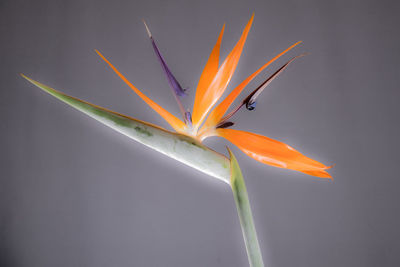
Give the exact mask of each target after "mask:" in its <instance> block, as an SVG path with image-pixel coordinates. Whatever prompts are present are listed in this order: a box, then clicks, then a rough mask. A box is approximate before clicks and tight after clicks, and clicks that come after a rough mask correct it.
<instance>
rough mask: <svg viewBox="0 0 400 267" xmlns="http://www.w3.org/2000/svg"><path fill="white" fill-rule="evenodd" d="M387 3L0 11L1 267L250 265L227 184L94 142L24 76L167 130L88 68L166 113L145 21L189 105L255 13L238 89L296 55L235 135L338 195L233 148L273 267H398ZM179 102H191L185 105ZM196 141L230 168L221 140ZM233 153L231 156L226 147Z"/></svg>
mask: <svg viewBox="0 0 400 267" xmlns="http://www.w3.org/2000/svg"><path fill="white" fill-rule="evenodd" d="M399 7H400V6H399V4H398V1H365V0H364V1H320V0H314V1H311V0H307V1H287V0H284V1H283V0H279V1H228V0H226V1H209V0H207V1H71V0H70V1H54V0H51V1H21V0H12V1H11V0H10V1H7V0H1V1H0V38H1V43H0V58H1V72H0V88H1V90H0V94H1V98H0V111H1V112H0V114H1V115H0V116H1V123H0V125H1V149H2V153H1V161H0V162H1V163H0V164H1V180H0V266H5V267H8V266H246V265H247V257H246V254H245V249H244V243H243V240H242V236H241V232H240V225H239V221H238V218H237V214H236V210H235V206H234V202H233V198H232V195H231V192H230V189H229V187H227V186H226V185H225V184H223V183H221V182H219V181H217V180H214V179H212V178H209V177H207V176H205V175H203V174H202V173H199V172H197V171H194V170H192V169H190V168H189V167H186V166H184V165H182V164H180V163H178V162H175V161H173V160H171V159H169V158H167V157H165V156H162V155H160V154H158V153H157V152H154V151H151V150H149V149H147V148H145V147H143V146H142V145H140V144H138V143H135V142H133V141H131V140H130V139H127V138H126V137H124V136H122V135H120V134H118V133H116V132H114V131H112V130H111V129H109V128H107V127H104V126H103V125H101V124H99V123H98V122H96V121H93V120H92V119H90V118H88V117H87V116H85V115H83V114H81V113H79V112H77V111H75V110H73V109H72V108H70V107H68V106H66V105H65V104H62V103H60V102H59V101H57V100H56V99H54V98H52V97H50V96H49V95H47V94H45V93H43V92H42V91H40V90H39V89H37V88H35V87H33V86H32V85H30V84H29V83H27V82H26V81H25V80H23V79H22V78H21V77H19V76H18V73H19V72H23V73H25V74H26V75H28V76H30V77H32V78H34V79H36V80H39V81H41V82H43V83H46V84H48V85H50V86H53V87H55V88H57V89H59V90H62V91H64V92H66V93H68V94H70V95H73V96H76V97H79V98H81V99H84V100H87V101H89V102H92V103H96V104H98V105H101V106H105V107H108V108H110V109H113V110H116V111H118V112H121V113H125V114H128V115H131V116H133V117H135V118H138V119H142V120H145V121H149V122H152V123H156V124H160V125H162V126H164V127H168V126H167V125H166V123H165V122H164V121H163V120H162V119H161V118H160V117H159V116H158V115H157V114H155V113H154V112H153V111H152V110H151V109H150V108H149V107H147V106H146V105H145V104H144V103H143V102H142V100H140V99H139V98H138V97H137V96H136V95H135V94H133V93H132V92H131V91H130V89H129V88H128V87H127V86H125V85H124V84H123V82H122V81H121V80H119V79H118V78H117V77H116V75H114V74H113V73H112V72H111V71H110V69H108V68H107V67H106V65H105V64H104V63H103V62H102V61H101V60H100V59H99V57H98V56H97V55H96V54H95V53H94V49H95V48H97V49H99V50H100V51H102V52H103V53H104V54H105V55H106V56H107V57H108V58H109V59H110V60H111V61H112V62H113V63H114V64H115V65H117V66H118V67H119V68H120V70H121V71H122V72H123V73H125V74H126V76H127V77H128V78H129V79H130V80H131V81H132V82H133V83H134V84H135V85H136V86H137V87H138V88H140V89H141V90H143V91H144V92H145V93H146V94H148V95H149V96H151V97H152V98H153V99H154V100H156V101H157V102H159V103H160V104H162V105H163V106H165V107H167V108H168V109H169V110H171V112H174V113H175V114H177V111H178V110H177V108H176V106H175V104H174V100H173V98H172V96H171V95H170V91H169V88H168V84H167V82H166V79H165V77H164V76H163V73H162V70H161V68H160V66H159V65H158V62H157V59H156V58H155V56H154V54H153V51H152V48H151V45H150V43H149V41H148V39H147V36H146V32H145V29H144V27H143V25H142V22H141V19H142V18H145V19H146V20H147V22H148V24H149V26H150V28H151V30H152V32H153V34H154V36H155V38H156V39H157V41H158V44H159V46H160V48H161V50H162V52H163V53H164V55H165V57H166V59H167V62H168V63H169V65H170V67H171V69H172V70H173V72H174V73H175V75H176V77H177V78H178V79H179V80H180V81H181V83H182V85H184V86H187V87H190V90H191V92H192V96H193V95H194V89H195V87H196V85H197V81H198V79H199V76H200V73H201V70H202V68H203V66H204V64H205V62H206V60H207V58H208V54H209V52H210V51H211V48H212V46H213V45H214V43H215V41H216V39H217V36H218V33H219V30H220V28H221V26H222V24H223V23H224V22H226V23H227V28H226V32H225V36H224V40H223V50H222V57H225V56H226V55H227V53H228V51H229V50H230V49H231V48H232V46H233V45H234V43H235V42H236V40H237V39H238V38H239V35H240V33H241V31H242V29H243V27H244V25H245V23H246V22H247V20H248V19H249V18H250V16H251V13H252V12H253V11H255V21H254V24H253V28H252V29H251V31H250V34H249V37H248V40H247V43H246V46H245V49H244V52H243V56H242V58H241V61H240V63H239V67H238V70H237V72H236V73H235V76H234V78H233V80H232V83H231V86H230V87H229V88H228V89H232V88H233V86H234V85H236V84H238V83H239V82H240V81H242V80H243V79H244V78H245V77H247V75H249V74H250V73H252V72H253V71H255V70H256V69H257V68H258V67H259V66H261V65H262V64H263V63H264V62H265V61H266V60H268V59H269V58H271V57H272V56H274V55H275V54H276V53H278V52H279V51H281V50H282V49H284V48H286V47H288V46H289V45H290V44H292V43H294V42H295V41H298V40H303V41H304V43H303V44H302V45H301V46H299V47H297V48H296V49H295V50H294V51H292V52H291V53H290V54H289V55H287V56H285V57H284V58H283V59H281V60H280V61H279V62H277V63H276V64H274V65H273V66H272V67H271V68H270V69H268V70H267V71H266V72H263V74H262V75H261V76H260V77H258V78H257V79H256V80H255V81H254V82H253V83H252V84H251V85H250V86H249V87H248V88H247V89H246V91H247V92H248V91H250V90H252V89H253V88H254V87H255V86H257V85H258V83H260V82H261V81H262V79H265V77H266V76H267V75H268V74H269V73H272V72H273V71H274V70H275V69H276V68H278V67H279V66H280V64H283V63H284V62H285V60H287V59H288V58H289V57H290V56H293V55H297V54H299V53H302V52H310V53H311V55H310V56H307V57H305V58H302V59H300V60H298V61H297V62H295V63H294V64H293V65H291V66H290V67H289V69H288V70H287V71H286V72H285V73H284V74H283V75H282V76H281V77H279V78H278V79H277V80H276V81H274V82H273V84H272V85H271V87H270V88H269V89H268V90H267V91H266V92H265V93H264V94H263V96H262V98H261V99H260V101H259V105H258V108H257V110H256V111H254V112H252V113H251V112H241V113H240V114H238V116H237V117H236V119H235V122H236V123H237V125H236V126H235V128H236V129H243V130H249V131H253V132H256V133H260V134H264V135H267V136H269V137H272V138H276V139H279V140H281V141H284V142H286V143H288V144H290V145H292V146H294V147H295V148H297V149H299V150H300V151H301V152H303V153H305V154H306V155H309V156H311V157H313V158H316V159H318V160H320V161H322V162H324V163H326V164H333V163H336V166H335V167H334V168H333V169H332V171H331V173H332V175H333V176H334V178H335V180H334V182H330V181H328V180H324V179H315V178H313V177H311V176H306V175H303V174H301V173H297V172H294V171H289V170H283V169H278V168H274V167H270V166H266V165H263V164H261V163H258V162H256V161H254V160H252V159H250V158H248V157H247V156H245V155H244V154H243V153H241V152H240V151H239V150H238V149H237V148H233V149H234V152H235V154H236V155H237V157H238V160H239V162H240V164H241V167H242V170H243V172H244V175H245V178H246V182H247V186H248V191H249V194H250V201H251V203H252V206H253V212H254V217H255V224H256V227H257V230H258V234H259V239H260V244H261V248H262V251H263V256H264V259H265V262H266V263H267V264H269V265H270V266H307V267H311V266H325V267H328V266H399V265H400V253H399V249H400V245H399V239H400V234H399V233H400V231H399V225H400V216H399V207H398V205H399V193H398V192H399V185H400V182H399V174H398V169H397V165H398V160H399V152H398V151H399V141H398V137H399V134H400V132H399V129H400V128H399V126H398V123H399V119H398V115H399V107H398V100H399V96H400V91H399V86H398V84H399V79H400V78H399V77H400V75H399V67H398V66H399V62H400V58H399V55H400V53H399V51H398V48H399V34H398V26H399V23H400V21H399V18H398V11H399ZM192 96H191V97H189V99H188V103H190V102H191V101H192V99H193V97H192ZM206 144H208V145H210V146H211V147H213V148H215V149H217V150H219V151H221V152H224V153H225V148H224V146H225V145H228V142H225V141H224V140H222V139H221V138H214V139H210V140H207V141H206ZM230 147H233V146H231V145H230Z"/></svg>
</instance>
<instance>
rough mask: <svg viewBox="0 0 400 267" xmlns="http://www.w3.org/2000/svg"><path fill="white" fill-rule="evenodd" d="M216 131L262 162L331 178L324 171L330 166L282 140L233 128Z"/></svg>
mask: <svg viewBox="0 0 400 267" xmlns="http://www.w3.org/2000/svg"><path fill="white" fill-rule="evenodd" d="M216 132H217V134H218V135H219V136H221V137H224V138H226V139H228V140H229V141H230V142H232V143H233V144H234V145H236V146H237V147H239V148H240V150H242V151H243V152H244V153H245V154H246V155H248V156H250V157H252V158H253V159H255V160H258V161H260V162H262V163H265V164H268V165H272V166H275V167H280V168H286V169H291V170H296V171H300V172H303V173H306V174H309V175H312V176H317V177H321V178H331V175H330V174H329V173H327V172H326V171H325V170H326V169H328V168H330V167H328V166H325V165H324V164H322V163H320V162H318V161H315V160H313V159H310V158H308V157H306V156H304V155H303V154H301V153H300V152H298V151H296V150H295V149H294V148H292V147H290V146H288V145H286V144H284V143H282V142H279V141H277V140H274V139H271V138H268V137H265V136H262V135H258V134H254V133H249V132H244V131H239V130H233V129H222V128H218V129H216Z"/></svg>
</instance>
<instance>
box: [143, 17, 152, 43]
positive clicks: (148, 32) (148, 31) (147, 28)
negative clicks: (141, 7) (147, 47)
mask: <svg viewBox="0 0 400 267" xmlns="http://www.w3.org/2000/svg"><path fill="white" fill-rule="evenodd" d="M142 21H143V23H144V26H145V27H146V31H147V34H148V35H149V38H151V37H152V35H151V32H150V29H149V27H148V26H147V24H146V21H145V20H144V19H142Z"/></svg>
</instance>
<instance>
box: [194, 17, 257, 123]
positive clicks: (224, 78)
mask: <svg viewBox="0 0 400 267" xmlns="http://www.w3.org/2000/svg"><path fill="white" fill-rule="evenodd" d="M253 18H254V14H253V15H252V16H251V19H250V20H249V22H248V23H247V25H246V28H245V29H244V31H243V33H242V36H241V37H240V39H239V41H238V42H237V44H236V45H235V47H234V48H233V49H232V51H231V53H230V54H229V55H228V56H227V57H226V59H225V61H224V62H223V63H222V65H221V67H220V68H219V70H218V72H217V73H216V75H215V77H214V78H213V80H212V82H211V83H210V85H209V86H208V87H204V88H199V89H200V91H199V93H196V98H195V101H194V106H193V117H192V119H193V124H194V125H196V126H197V127H198V126H199V125H200V124H201V123H202V121H203V120H204V118H205V117H206V115H207V113H208V112H209V111H210V109H211V108H212V107H213V106H214V105H215V103H216V102H217V101H218V100H219V98H220V97H221V96H222V94H223V93H224V91H225V89H226V87H227V86H228V83H229V82H230V80H231V78H232V75H233V73H234V72H235V69H236V66H237V63H238V62H239V58H240V55H241V53H242V50H243V46H244V43H245V42H246V38H247V34H248V33H249V30H250V27H251V23H252V22H253Z"/></svg>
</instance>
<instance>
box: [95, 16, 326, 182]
mask: <svg viewBox="0 0 400 267" xmlns="http://www.w3.org/2000/svg"><path fill="white" fill-rule="evenodd" d="M253 18H254V15H253V16H252V17H251V19H250V20H249V22H248V23H247V25H246V27H245V28H244V30H243V33H242V35H241V37H240V39H239V40H238V42H237V43H236V45H235V46H234V48H233V49H232V50H231V52H230V53H229V54H228V56H227V57H226V58H225V60H224V61H223V62H222V64H221V65H219V54H220V47H221V41H222V36H223V33H224V29H225V25H224V26H223V27H222V30H221V32H220V34H219V37H218V39H217V42H216V44H215V46H214V48H213V49H212V51H211V54H210V56H209V58H208V61H207V63H206V65H205V67H204V69H203V72H202V74H201V76H200V79H199V82H198V85H197V89H196V95H195V100H194V105H193V108H192V110H191V111H190V110H189V109H186V108H185V107H184V105H183V104H182V101H181V98H182V97H184V96H185V94H186V92H185V90H184V89H183V88H182V87H181V85H180V84H179V82H178V81H177V79H176V78H175V76H174V75H173V74H172V72H171V70H170V69H169V67H168V66H167V64H166V60H165V59H164V57H163V56H162V55H161V52H160V50H159V48H158V47H157V45H156V42H155V40H154V38H153V35H152V34H151V32H150V30H149V28H148V26H147V25H146V23H145V27H146V30H147V33H148V36H149V38H150V41H151V44H152V46H153V48H154V51H155V53H156V56H157V58H158V59H159V61H160V63H161V66H162V68H163V70H164V73H165V74H166V77H167V80H168V83H169V85H170V87H171V89H172V92H173V95H174V97H175V99H176V101H177V104H178V106H179V109H180V112H181V119H179V118H177V117H176V116H174V115H173V114H171V113H170V112H169V111H167V110H166V109H164V108H163V107H161V106H160V105H159V104H157V103H156V102H154V101H153V100H151V99H150V98H149V97H147V96H146V95H145V94H143V93H142V92H141V91H140V90H139V89H137V88H136V87H135V86H134V85H133V84H132V83H131V82H130V81H129V80H128V79H127V78H125V76H124V75H123V74H122V73H121V72H120V71H119V70H118V69H117V68H116V67H115V66H114V65H113V64H111V62H110V61H109V60H107V59H106V58H105V57H104V56H103V55H102V54H101V53H100V52H99V51H97V50H96V52H97V54H98V55H99V56H100V57H101V58H102V59H103V60H104V61H105V62H106V63H107V64H108V65H109V66H110V67H111V69H112V70H113V71H114V72H115V73H116V74H117V75H118V76H119V77H120V78H121V79H122V80H123V81H124V82H125V83H126V84H127V85H128V86H129V87H130V88H131V89H132V90H133V91H134V92H135V93H136V94H137V95H138V96H139V97H141V98H142V99H143V101H145V102H146V103H147V104H148V105H149V106H150V107H151V108H152V109H154V110H155V111H156V112H157V113H158V114H159V115H160V116H161V117H163V118H164V119H165V120H166V121H167V122H168V124H169V125H170V126H171V127H172V128H173V129H174V130H175V131H176V132H178V133H180V134H184V135H187V136H190V137H192V138H194V139H196V140H198V141H200V142H201V141H203V140H204V139H205V138H207V137H211V136H220V137H223V138H225V139H227V140H229V141H230V142H231V143H233V144H234V145H236V146H237V147H238V148H239V149H240V150H242V151H243V152H244V153H245V154H246V155H248V156H250V157H252V158H253V159H255V160H257V161H260V162H262V163H265V164H268V165H272V166H275V167H280V168H286V169H292V170H296V171H300V172H303V173H306V174H309V175H312V176H317V177H322V178H331V176H330V174H329V173H328V172H327V171H326V170H327V169H328V168H330V167H328V166H326V165H324V164H322V163H320V162H318V161H315V160H313V159H310V158H308V157H306V156H304V155H303V154H301V153H300V152H298V151H297V150H295V149H294V148H292V147H291V146H289V145H286V144H284V143H282V142H280V141H277V140H273V139H271V138H268V137H265V136H262V135H258V134H254V133H250V132H246V131H241V130H236V129H231V128H230V127H231V126H233V125H234V123H233V122H231V121H230V119H231V117H232V116H233V115H234V114H235V113H236V112H237V111H239V110H240V109H242V107H246V108H247V109H248V110H253V109H254V108H255V107H256V99H257V98H258V97H259V96H260V94H261V93H262V91H263V90H264V89H265V88H266V87H267V86H268V85H269V84H270V83H271V82H272V80H273V79H274V78H276V77H277V76H278V75H279V74H280V73H281V72H282V71H283V70H285V69H286V68H287V66H288V65H289V64H290V63H291V62H293V61H294V60H295V59H296V58H299V57H301V56H303V55H300V56H297V57H294V58H292V59H291V60H289V61H288V62H287V63H286V64H284V65H283V66H282V67H281V68H279V69H278V70H277V71H276V72H275V73H274V74H272V75H271V76H270V77H269V78H267V79H266V80H265V81H264V82H263V83H262V84H261V85H260V86H258V87H257V88H256V89H255V90H253V91H252V92H251V93H250V94H249V95H248V96H246V97H245V98H244V99H243V100H242V101H241V102H240V104H239V105H238V106H237V107H236V108H234V109H233V110H232V111H231V112H230V113H227V112H228V109H229V108H230V106H231V105H232V103H233V102H234V101H235V99H236V98H237V97H238V96H239V95H240V93H241V92H242V90H243V89H244V88H245V87H246V86H247V85H248V84H249V83H250V82H251V81H252V80H253V79H254V78H255V77H256V76H257V75H258V74H259V73H260V72H261V71H263V70H264V69H265V68H266V67H268V66H269V65H270V64H271V63H273V62H275V61H276V60H277V59H278V58H280V57H281V56H282V55H284V54H285V53H286V52H288V51H289V50H291V49H292V48H293V47H295V46H297V45H298V44H299V43H300V42H297V43H295V44H293V45H291V46H290V47H288V48H287V49H285V50H284V51H282V52H281V53H279V54H278V55H276V56H275V57H273V58H272V59H271V60H269V61H268V62H266V63H265V64H264V65H263V66H261V67H260V68H259V69H258V70H257V71H255V72H254V73H253V74H251V75H250V76H249V77H247V78H246V79H245V80H244V81H242V82H241V83H240V84H239V85H238V86H236V88H234V89H233V90H232V91H231V92H230V93H229V94H228V95H227V96H226V97H225V98H224V99H223V100H222V101H221V102H220V103H219V104H217V103H218V101H219V100H220V99H221V97H222V95H223V94H224V92H225V90H226V88H227V86H228V84H229V82H230V80H231V78H232V76H233V74H234V72H235V69H236V67H237V64H238V62H239V59H240V55H241V53H242V50H243V47H244V44H245V42H246V38H247V35H248V33H249V31H250V28H251V24H252V22H253Z"/></svg>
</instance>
